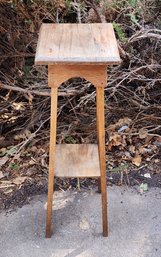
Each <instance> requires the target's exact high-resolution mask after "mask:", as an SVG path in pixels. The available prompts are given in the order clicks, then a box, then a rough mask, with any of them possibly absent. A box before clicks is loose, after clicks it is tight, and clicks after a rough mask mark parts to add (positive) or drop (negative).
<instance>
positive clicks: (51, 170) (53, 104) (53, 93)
mask: <svg viewBox="0 0 161 257" xmlns="http://www.w3.org/2000/svg"><path fill="white" fill-rule="evenodd" d="M57 94H58V89H57V88H51V117H50V150H49V175H48V202H47V215H46V237H47V238H50V237H51V235H52V231H51V223H52V204H53V191H54V163H55V147H56V123H57Z"/></svg>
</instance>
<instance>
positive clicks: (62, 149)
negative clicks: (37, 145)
mask: <svg viewBox="0 0 161 257" xmlns="http://www.w3.org/2000/svg"><path fill="white" fill-rule="evenodd" d="M55 176H57V177H69V178H71V177H76V178H82V177H99V176H100V166H99V156H98V145H96V144H60V145H56V157H55Z"/></svg>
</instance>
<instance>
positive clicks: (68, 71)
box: [48, 65, 106, 87]
mask: <svg viewBox="0 0 161 257" xmlns="http://www.w3.org/2000/svg"><path fill="white" fill-rule="evenodd" d="M48 74H49V75H48V85H49V87H59V86H60V85H61V84H62V83H63V82H65V81H66V80H68V79H70V78H73V77H81V78H84V79H86V80H88V81H90V82H91V83H92V84H93V85H94V86H97V87H105V86H106V65H94V66H92V65H49V67H48Z"/></svg>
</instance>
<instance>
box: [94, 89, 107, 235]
mask: <svg viewBox="0 0 161 257" xmlns="http://www.w3.org/2000/svg"><path fill="white" fill-rule="evenodd" d="M96 108H97V130H98V132H97V135H98V149H99V159H100V172H101V195H102V219H103V236H105V237H107V236H108V221H107V187H106V159H105V122H104V88H103V87H96Z"/></svg>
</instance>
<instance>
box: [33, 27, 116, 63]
mask: <svg viewBox="0 0 161 257" xmlns="http://www.w3.org/2000/svg"><path fill="white" fill-rule="evenodd" d="M56 63H60V64H73V63H74V64H119V63H120V56H119V52H118V47H117V42H116V38H115V34H114V30H113V26H112V24H111V23H92V24H46V23H43V24H42V25H41V29H40V34H39V39H38V45H37V50H36V58H35V64H38V65H42V64H45V65H47V64H56Z"/></svg>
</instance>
